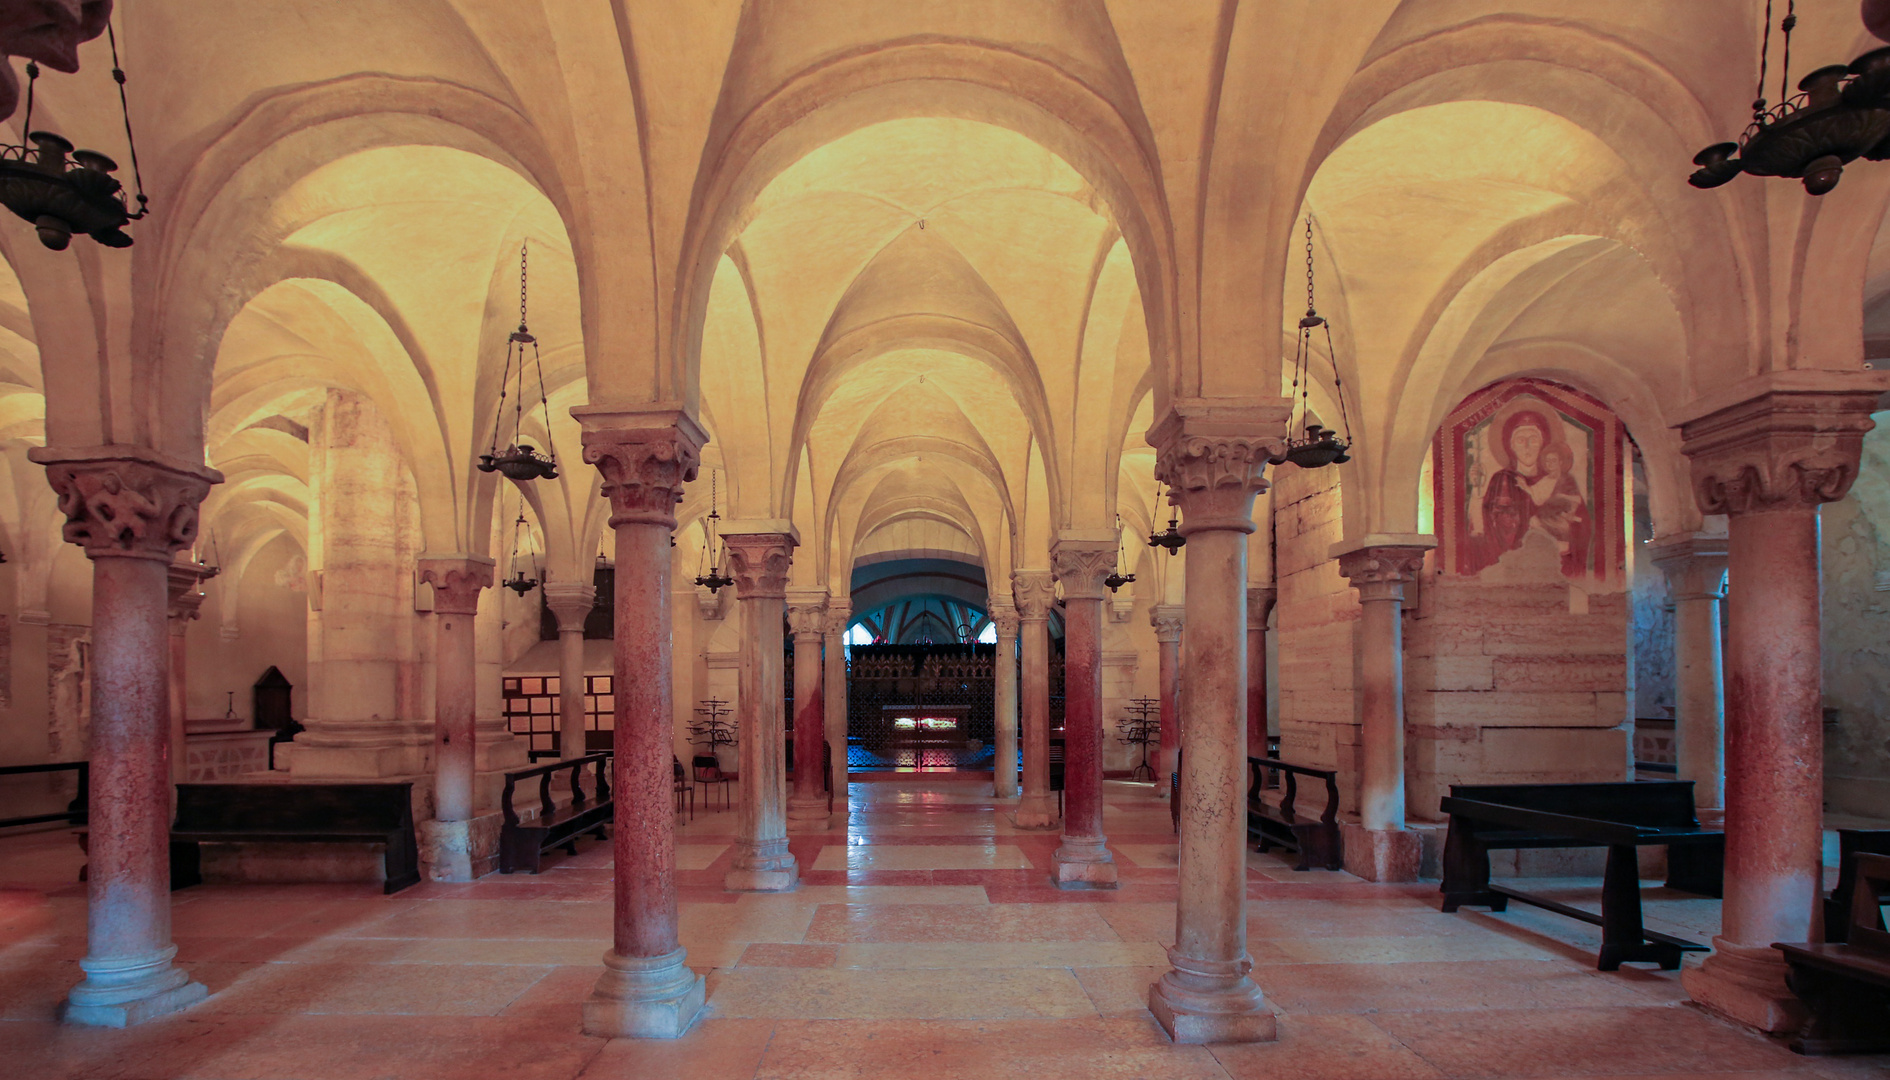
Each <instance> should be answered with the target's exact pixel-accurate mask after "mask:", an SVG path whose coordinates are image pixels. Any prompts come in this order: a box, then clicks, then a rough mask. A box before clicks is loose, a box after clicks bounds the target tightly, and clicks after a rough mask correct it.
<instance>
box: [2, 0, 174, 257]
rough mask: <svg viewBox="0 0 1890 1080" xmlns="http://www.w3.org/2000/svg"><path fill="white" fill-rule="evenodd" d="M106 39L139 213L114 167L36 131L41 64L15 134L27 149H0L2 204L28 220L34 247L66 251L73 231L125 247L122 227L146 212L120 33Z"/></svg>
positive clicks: (32, 68) (30, 68)
mask: <svg viewBox="0 0 1890 1080" xmlns="http://www.w3.org/2000/svg"><path fill="white" fill-rule="evenodd" d="M105 30H106V33H107V34H109V35H110V36H111V44H112V78H113V79H115V80H117V82H118V108H119V111H120V112H121V113H123V115H124V118H125V145H126V146H127V147H128V148H129V149H130V150H131V175H132V177H133V181H134V182H135V183H136V184H137V187H138V193H137V200H138V209H137V211H136V212H133V211H132V210H131V209H130V207H129V206H127V205H126V203H125V186H124V185H123V184H121V183H119V182H118V179H117V178H116V177H114V176H113V175H112V173H114V172H117V171H118V163H117V162H116V161H113V160H112V159H111V158H109V157H106V156H105V155H104V154H101V153H99V152H98V151H96V150H75V149H74V148H73V145H72V142H71V141H70V140H68V139H67V138H65V137H64V136H62V135H59V134H56V133H54V132H51V131H34V130H33V90H34V87H35V86H36V85H37V84H38V82H39V65H38V64H37V63H35V62H33V61H31V60H29V61H27V63H26V115H25V117H24V118H23V120H22V122H21V124H20V130H21V131H24V132H26V140H27V142H30V143H32V144H33V145H32V146H31V147H28V146H25V145H20V146H9V145H0V205H4V206H5V207H6V208H7V209H8V210H11V211H13V212H14V213H15V214H17V215H19V216H20V217H22V218H24V219H26V220H27V221H30V222H32V224H33V228H34V229H36V230H38V232H39V242H40V243H42V244H44V245H46V246H47V247H49V248H51V249H52V250H54V251H64V250H65V249H66V245H67V244H70V243H71V242H72V234H73V233H82V234H84V235H86V236H90V237H91V238H92V239H94V240H96V241H98V242H99V243H101V244H104V245H105V246H106V247H115V248H122V247H130V246H131V237H130V236H129V235H127V234H126V233H125V231H124V229H125V226H126V225H129V224H130V223H132V222H134V221H137V220H138V219H139V218H142V217H144V215H145V214H146V213H147V212H149V210H150V202H151V200H150V199H149V198H147V197H146V196H145V194H144V177H143V176H142V175H141V174H140V173H139V171H138V144H137V143H135V142H133V141H132V138H131V107H130V105H128V104H127V103H126V101H125V70H124V68H122V67H120V66H119V64H118V35H117V33H116V32H115V31H113V30H112V28H111V24H110V23H107V24H106V27H105Z"/></svg>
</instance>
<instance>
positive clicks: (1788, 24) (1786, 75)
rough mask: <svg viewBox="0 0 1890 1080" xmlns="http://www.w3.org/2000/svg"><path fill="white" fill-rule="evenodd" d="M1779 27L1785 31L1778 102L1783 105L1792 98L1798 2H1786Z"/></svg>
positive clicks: (1788, 0)
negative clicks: (1793, 38)
mask: <svg viewBox="0 0 1890 1080" xmlns="http://www.w3.org/2000/svg"><path fill="white" fill-rule="evenodd" d="M1768 2H1769V0H1768ZM1778 25H1779V29H1781V30H1783V31H1785V55H1784V62H1783V63H1782V64H1781V65H1780V67H1779V72H1778V100H1779V104H1781V105H1783V104H1784V103H1785V102H1787V101H1790V100H1791V97H1792V95H1791V85H1792V31H1793V30H1794V29H1796V28H1797V27H1798V0H1786V3H1785V19H1784V21H1782V22H1780V23H1779V24H1778Z"/></svg>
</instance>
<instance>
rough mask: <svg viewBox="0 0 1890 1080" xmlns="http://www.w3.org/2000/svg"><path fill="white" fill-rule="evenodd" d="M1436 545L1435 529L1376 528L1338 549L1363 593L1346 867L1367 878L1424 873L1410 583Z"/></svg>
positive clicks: (1343, 567) (1411, 877)
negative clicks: (1409, 677) (1407, 774)
mask: <svg viewBox="0 0 1890 1080" xmlns="http://www.w3.org/2000/svg"><path fill="white" fill-rule="evenodd" d="M1436 546H1437V540H1436V538H1435V537H1431V536H1419V535H1398V536H1384V535H1372V536H1367V537H1364V538H1363V539H1361V540H1357V541H1351V542H1342V543H1339V544H1335V545H1333V548H1332V554H1333V557H1334V558H1337V559H1338V560H1339V572H1340V573H1341V574H1344V575H1345V576H1346V578H1347V579H1348V580H1350V581H1351V583H1352V587H1353V588H1355V589H1357V590H1358V599H1359V619H1358V629H1357V630H1356V631H1355V632H1354V635H1355V636H1354V637H1353V658H1354V663H1355V665H1356V667H1355V670H1356V673H1357V687H1358V690H1357V693H1356V694H1354V695H1353V700H1354V702H1355V705H1356V708H1357V715H1358V724H1359V778H1358V814H1359V822H1358V824H1357V825H1353V824H1351V823H1350V822H1348V823H1346V825H1345V827H1344V832H1345V868H1346V869H1347V870H1348V871H1350V872H1351V873H1353V874H1356V875H1358V876H1359V877H1362V878H1364V879H1365V880H1367V881H1416V880H1417V876H1418V863H1419V860H1420V858H1421V852H1420V850H1419V844H1418V836H1417V834H1416V833H1414V832H1411V831H1410V830H1408V829H1406V828H1405V827H1404V821H1405V817H1404V811H1405V792H1404V587H1405V586H1406V585H1409V584H1410V583H1411V582H1413V581H1415V580H1416V579H1417V574H1418V571H1420V570H1422V569H1424V555H1425V553H1426V552H1428V551H1430V549H1431V548H1433V547H1436Z"/></svg>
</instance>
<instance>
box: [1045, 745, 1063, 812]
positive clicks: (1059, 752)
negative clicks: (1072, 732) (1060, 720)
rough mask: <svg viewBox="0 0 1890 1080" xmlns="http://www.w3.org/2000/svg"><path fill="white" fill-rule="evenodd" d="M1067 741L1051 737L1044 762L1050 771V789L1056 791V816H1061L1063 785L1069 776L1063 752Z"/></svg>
mask: <svg viewBox="0 0 1890 1080" xmlns="http://www.w3.org/2000/svg"><path fill="white" fill-rule="evenodd" d="M1068 746H1069V742H1068V741H1067V740H1066V739H1051V740H1050V753H1049V758H1048V760H1047V761H1046V762H1045V764H1046V765H1047V766H1048V771H1049V773H1050V790H1051V791H1054V792H1056V793H1057V816H1058V817H1062V816H1063V785H1064V783H1065V781H1066V779H1067V777H1068V776H1069V771H1068V761H1067V760H1066V759H1065V754H1066V752H1067V748H1068Z"/></svg>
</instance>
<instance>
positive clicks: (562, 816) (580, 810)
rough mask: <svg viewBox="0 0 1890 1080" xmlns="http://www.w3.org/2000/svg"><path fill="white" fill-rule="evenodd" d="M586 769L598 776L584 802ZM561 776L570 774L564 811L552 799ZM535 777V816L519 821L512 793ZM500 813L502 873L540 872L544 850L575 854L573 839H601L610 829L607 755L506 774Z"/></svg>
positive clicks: (574, 759) (500, 869) (608, 759)
mask: <svg viewBox="0 0 1890 1080" xmlns="http://www.w3.org/2000/svg"><path fill="white" fill-rule="evenodd" d="M586 765H589V766H591V767H592V768H593V770H594V771H595V774H596V781H597V785H596V795H595V797H594V798H587V797H586V796H585V794H584V767H585V766H586ZM561 772H568V773H570V774H571V802H570V803H569V804H568V805H566V806H563V807H560V806H558V805H557V802H556V800H554V799H553V798H552V796H551V778H552V777H553V776H555V775H556V774H558V773H561ZM533 777H536V778H537V779H538V816H537V817H535V818H533V819H532V820H531V821H530V822H521V821H520V820H519V816H518V811H517V810H516V809H514V808H513V806H512V793H513V791H514V790H515V789H516V788H517V786H518V785H519V784H520V783H521V782H524V781H527V780H531V779H532V778H533ZM499 809H500V812H501V814H502V815H503V817H504V819H505V821H504V824H503V825H501V826H500V828H499V872H500V873H502V874H511V873H516V872H517V871H520V870H530V871H531V872H532V873H534V874H536V873H538V871H539V870H540V869H541V861H542V857H543V855H544V854H545V852H547V851H553V850H556V849H558V848H563V849H564V850H565V851H566V852H567V853H569V854H572V855H576V854H577V838H578V837H580V836H582V835H584V834H585V833H591V834H593V835H595V836H596V837H597V838H598V839H600V840H601V839H603V838H604V837H605V829H606V827H608V826H609V825H610V821H611V814H613V813H614V812H615V807H614V806H613V805H612V804H611V800H610V755H609V754H585V755H584V756H583V757H575V758H572V759H570V760H569V761H559V762H554V763H553V764H550V765H536V766H533V767H532V768H529V769H520V770H518V771H517V772H509V773H506V774H505V791H504V793H503V794H502V795H501V796H500V797H499Z"/></svg>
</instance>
